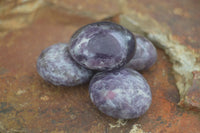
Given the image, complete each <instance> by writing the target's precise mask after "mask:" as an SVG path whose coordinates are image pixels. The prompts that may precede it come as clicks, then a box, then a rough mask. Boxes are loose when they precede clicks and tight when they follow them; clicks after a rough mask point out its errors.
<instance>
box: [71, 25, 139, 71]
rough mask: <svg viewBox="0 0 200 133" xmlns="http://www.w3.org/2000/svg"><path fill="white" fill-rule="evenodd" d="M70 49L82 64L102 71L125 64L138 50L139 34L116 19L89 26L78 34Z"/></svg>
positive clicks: (76, 33)
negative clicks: (135, 33) (136, 48)
mask: <svg viewBox="0 0 200 133" xmlns="http://www.w3.org/2000/svg"><path fill="white" fill-rule="evenodd" d="M69 52H70V54H71V56H72V58H73V59H74V60H75V61H76V62H77V63H79V64H80V65H82V66H84V67H86V68H88V69H92V70H98V71H109V70H113V69H116V68H120V67H122V66H124V65H125V64H126V63H127V62H129V61H130V60H131V58H132V57H133V55H134V53H135V37H134V35H133V34H132V33H131V32H130V31H128V30H127V29H125V28H124V27H122V26H120V25H118V24H115V23H112V22H97V23H92V24H89V25H86V26H84V27H82V28H80V29H79V30H78V31H76V32H75V33H74V35H73V36H72V37H71V40H70V47H69Z"/></svg>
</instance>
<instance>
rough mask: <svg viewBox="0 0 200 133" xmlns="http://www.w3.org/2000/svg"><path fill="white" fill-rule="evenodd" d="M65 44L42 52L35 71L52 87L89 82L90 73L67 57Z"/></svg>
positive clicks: (55, 45)
mask: <svg viewBox="0 0 200 133" xmlns="http://www.w3.org/2000/svg"><path fill="white" fill-rule="evenodd" d="M67 48H68V45H67V44H63V43H59V44H54V45H52V46H50V47H48V48H46V49H45V50H43V51H42V53H41V54H40V56H39V57H38V60H37V71H38V73H39V75H40V76H41V77H42V78H43V79H44V80H46V81H48V82H50V83H52V84H54V85H63V86H75V85H79V84H82V83H85V82H87V81H89V79H90V78H91V76H92V71H91V70H87V69H85V68H84V67H82V66H80V65H79V64H77V63H76V62H75V61H74V60H73V59H72V58H71V57H70V55H69V53H68V51H67V50H66V49H67Z"/></svg>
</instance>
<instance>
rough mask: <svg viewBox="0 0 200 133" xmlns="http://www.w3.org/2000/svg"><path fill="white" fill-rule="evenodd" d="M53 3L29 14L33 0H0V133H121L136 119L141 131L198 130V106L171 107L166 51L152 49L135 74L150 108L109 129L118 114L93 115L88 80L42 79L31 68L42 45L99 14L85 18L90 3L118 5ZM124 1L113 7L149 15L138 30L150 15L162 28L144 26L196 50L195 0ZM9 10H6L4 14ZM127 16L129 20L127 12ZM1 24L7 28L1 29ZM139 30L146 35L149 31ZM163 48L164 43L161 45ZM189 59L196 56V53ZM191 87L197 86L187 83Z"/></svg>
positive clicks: (172, 85)
mask: <svg viewBox="0 0 200 133" xmlns="http://www.w3.org/2000/svg"><path fill="white" fill-rule="evenodd" d="M49 1H51V0H49ZM53 1H54V0H52V2H51V3H49V2H45V4H44V5H42V6H41V5H38V7H39V8H37V9H35V10H33V12H27V11H29V10H32V9H34V8H30V6H33V7H34V5H35V3H37V2H38V1H37V0H34V1H24V0H12V1H11V0H4V1H0V6H1V8H0V10H1V9H5V10H4V11H0V19H1V23H0V132H3V133H6V132H11V133H12V132H20V133H21V132H22V133H23V132H25V133H27V132H28V133H29V132H33V133H38V132H44V133H45V132H46V133H49V132H52V133H55V132H60V133H63V132H68V133H76V132H81V133H94V132H95V133H98V132H99V133H102V132H105V133H106V132H107V133H113V132H114V133H128V132H130V131H131V130H132V127H133V125H135V124H136V123H137V124H140V125H142V127H141V128H142V129H141V130H143V131H145V132H152V133H162V132H163V133H179V132H181V133H199V131H200V126H199V125H200V115H199V112H194V111H189V110H186V109H185V108H180V106H178V105H177V103H178V102H179V100H180V98H179V92H178V89H177V86H176V80H175V78H174V71H173V66H172V63H170V62H169V60H170V58H171V56H168V55H166V54H165V53H164V51H163V50H162V49H160V48H158V47H157V54H158V59H157V62H156V63H155V64H154V65H153V66H152V67H151V68H150V69H149V70H147V71H145V72H143V73H142V75H143V76H144V77H145V78H146V79H147V81H148V83H149V85H150V87H151V90H152V104H151V106H150V108H149V110H148V111H147V112H146V113H145V114H144V115H143V116H142V117H140V118H138V119H132V120H128V121H127V122H126V124H124V123H123V124H121V126H116V127H115V128H114V127H113V128H111V127H110V125H111V124H115V123H116V121H117V120H116V119H112V118H111V117H108V116H106V115H104V114H103V113H100V111H98V110H97V109H96V107H95V106H94V105H93V104H92V102H91V100H90V97H89V94H88V85H87V84H86V85H80V86H78V87H56V86H52V85H51V84H48V83H46V82H44V80H41V78H40V76H39V75H38V74H37V71H36V61H37V58H38V55H39V54H40V52H41V51H42V50H43V49H45V48H47V47H48V46H49V44H55V43H58V42H64V43H66V42H69V39H70V37H71V36H72V34H73V33H74V32H75V31H76V30H77V29H78V28H79V27H81V26H84V25H86V24H89V23H93V22H96V21H97V20H96V19H94V18H96V17H98V16H101V13H100V12H97V13H96V14H95V16H93V15H92V16H91V15H90V13H91V10H89V8H90V9H93V10H94V11H95V10H99V11H102V12H104V11H105V12H109V11H113V9H116V8H110V7H111V6H112V7H115V4H114V3H116V4H118V3H117V1H116V0H114V1H112V0H111V1H112V2H110V0H109V2H108V3H109V4H107V2H105V3H104V2H103V3H102V2H101V1H96V2H97V3H98V2H99V4H94V3H93V0H89V1H90V3H89V4H87V3H84V4H85V5H86V6H85V8H83V10H85V12H88V15H84V12H83V10H82V11H81V12H79V10H76V9H75V8H77V6H81V4H82V3H81V2H84V1H80V0H73V1H72V2H74V3H75V4H74V5H71V4H70V2H71V1H65V2H66V3H67V2H68V5H67V4H65V5H64V4H62V3H61V2H57V3H55V4H53ZM124 1H126V0H123V1H121V3H120V4H119V5H120V6H123V5H124V6H123V7H122V9H124V7H128V9H129V10H124V11H123V12H122V10H120V9H119V10H118V9H117V10H118V11H119V12H121V13H122V14H123V13H130V12H132V11H135V12H136V14H137V15H135V16H134V17H135V19H137V16H140V18H144V19H149V21H148V20H146V21H147V23H146V24H145V23H143V24H142V25H143V28H145V27H146V26H151V25H148V24H151V23H152V21H155V20H156V21H157V23H159V25H160V26H161V27H160V28H159V30H158V29H157V28H156V27H157V26H154V27H151V28H154V29H155V30H156V29H157V30H158V31H160V32H161V33H164V34H168V36H167V38H168V39H167V40H173V41H175V42H176V43H177V44H180V45H181V46H183V47H185V50H186V51H192V55H199V51H200V49H199V48H200V47H199V46H200V45H199V42H200V37H199V34H200V25H199V23H200V19H199V18H200V17H199V16H200V12H199V9H200V1H197V0H181V1H179V0H167V1H160V0H151V1H147V0H143V1H141V0H140V1H139V0H134V1H132V0H127V1H128V3H127V5H125V4H124V3H123V2H124ZM3 3H5V4H3ZM47 3H48V4H47ZM79 3H81V4H79ZM110 3H112V4H110ZM59 4H60V5H63V6H62V7H61V6H59ZM87 5H88V6H87ZM91 5H92V6H91ZM105 5H106V6H107V7H108V8H106V6H105ZM65 6H68V7H74V9H73V11H74V10H76V11H77V12H76V13H74V12H73V11H72V10H71V9H72V8H68V9H67V8H65ZM104 7H105V8H104ZM14 9H18V10H20V9H21V10H20V11H23V13H22V12H20V13H18V12H17V11H16V10H15V11H14V12H12V11H13V10H14ZM22 9H23V10H22ZM104 9H105V10H104ZM108 10H109V11H108ZM11 12H12V13H11ZM10 13H11V14H12V15H7V14H10ZM32 14H33V15H32ZM76 14H78V15H76ZM91 14H92V13H91ZM105 14H106V13H105ZM106 15H110V13H108V14H106ZM7 16H8V18H7ZM30 16H33V17H32V19H29V17H30ZM85 16H89V17H85ZM145 16H146V17H145ZM147 16H148V17H147ZM5 18H7V19H5ZM18 18H22V19H18ZM30 18H31V17H30ZM103 19H104V18H103ZM105 19H107V20H108V18H105ZM128 19H129V20H131V21H132V20H133V18H132V17H130V18H128ZM4 20H5V21H4ZM19 20H26V21H19ZM118 20H119V19H118V17H114V18H112V21H114V22H117V23H118V22H119V21H118ZM137 20H139V19H137ZM146 21H141V22H140V23H142V22H146ZM6 22H7V23H6ZM8 22H9V23H8ZM19 22H20V23H19ZM132 22H133V23H134V21H132ZM3 24H6V27H10V28H6V27H5V28H3V27H4V25H3ZM135 24H137V23H135ZM126 26H127V27H128V26H129V25H126ZM131 27H133V26H131ZM130 29H132V28H130ZM137 31H142V30H137ZM152 31H153V30H152ZM142 33H144V34H145V35H147V33H148V32H142ZM161 35H162V34H161ZM166 45H167V44H166ZM158 46H161V45H158ZM162 46H163V47H162V48H163V49H164V48H165V46H164V45H162ZM172 48H173V47H172ZM167 49H168V47H167ZM190 53H191V52H190ZM179 54H180V51H179ZM183 54H184V53H183ZM178 61H179V59H178ZM185 61H186V62H187V61H188V60H185ZM189 61H190V59H189ZM196 61H197V62H199V61H200V58H199V57H198V56H197V58H196ZM188 66H189V65H188ZM194 75H198V71H196V72H194ZM182 76H183V77H184V75H180V77H182ZM191 77H192V78H194V77H196V76H194V77H193V73H192V74H191ZM195 81H197V82H198V79H196V78H195ZM191 84H192V81H191ZM198 87H199V86H198V85H197V87H194V88H198ZM197 90H199V89H195V91H194V93H191V94H192V95H193V96H192V95H190V98H192V97H193V98H194V97H195V99H196V98H198V97H196V96H197V94H199V93H195V92H197ZM194 94H195V95H194ZM186 95H187V94H186ZM197 100H198V99H197ZM193 101H194V100H191V102H193ZM195 101H196V100H195ZM190 105H191V104H190ZM196 105H197V104H196ZM196 105H195V106H196Z"/></svg>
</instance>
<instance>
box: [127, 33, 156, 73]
mask: <svg viewBox="0 0 200 133" xmlns="http://www.w3.org/2000/svg"><path fill="white" fill-rule="evenodd" d="M135 38H136V52H135V55H134V56H133V58H132V59H131V61H130V62H129V63H128V64H127V66H128V67H129V68H132V69H135V70H138V71H139V70H146V69H148V68H150V67H151V66H152V65H153V64H154V63H155V62H156V60H157V52H156V48H155V47H154V45H153V44H152V43H151V42H150V41H149V40H148V39H146V38H145V37H142V36H139V35H136V36H135Z"/></svg>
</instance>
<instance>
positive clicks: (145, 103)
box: [89, 68, 152, 119]
mask: <svg viewBox="0 0 200 133" xmlns="http://www.w3.org/2000/svg"><path fill="white" fill-rule="evenodd" d="M89 93H90V98H91V100H92V102H93V103H94V104H95V105H96V106H97V108H98V109H99V110H100V111H101V112H103V113H105V114H106V115H108V116H112V117H114V118H120V119H132V118H137V117H139V116H141V115H142V114H144V113H145V112H146V111H147V110H148V108H149V106H150V104H151V101H152V95H151V90H150V87H149V85H148V83H147V81H146V80H145V79H144V77H143V76H142V75H141V74H139V73H138V72H137V71H135V70H132V69H129V68H124V69H120V70H115V71H113V72H100V73H97V74H96V75H95V76H93V78H92V80H91V81H90V85H89Z"/></svg>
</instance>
